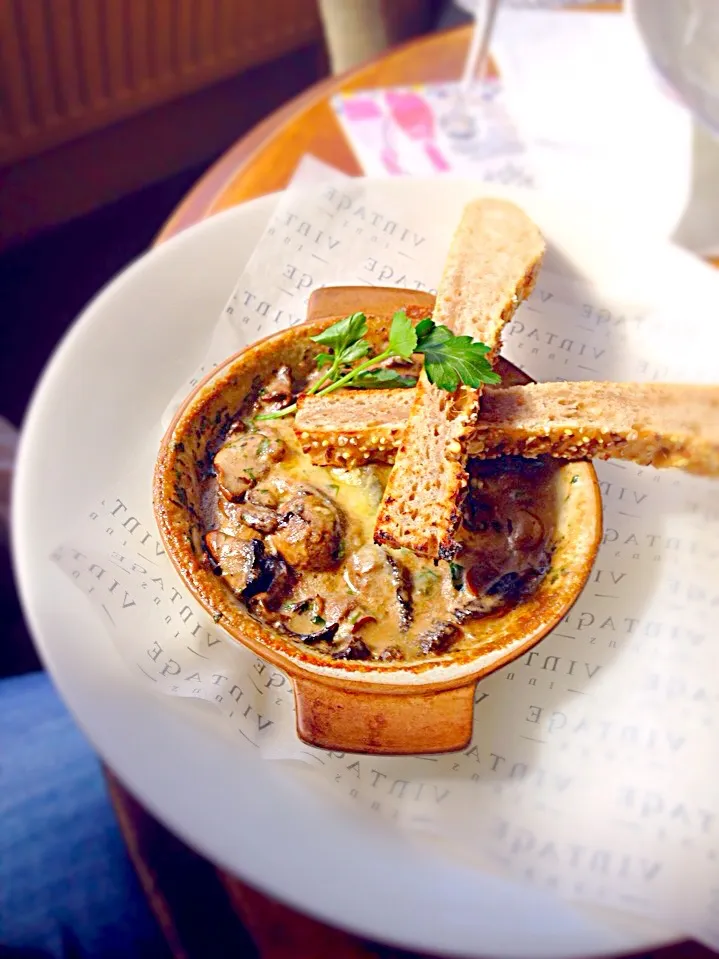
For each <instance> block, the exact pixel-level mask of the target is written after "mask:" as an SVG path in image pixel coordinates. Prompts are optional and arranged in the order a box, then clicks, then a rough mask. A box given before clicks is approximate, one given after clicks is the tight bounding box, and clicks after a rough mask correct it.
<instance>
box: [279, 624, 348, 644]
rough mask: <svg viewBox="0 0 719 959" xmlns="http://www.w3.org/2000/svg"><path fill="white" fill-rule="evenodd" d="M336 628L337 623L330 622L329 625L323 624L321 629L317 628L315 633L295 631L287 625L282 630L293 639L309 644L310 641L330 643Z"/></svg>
mask: <svg viewBox="0 0 719 959" xmlns="http://www.w3.org/2000/svg"><path fill="white" fill-rule="evenodd" d="M338 629H339V625H338V624H337V623H330V624H329V626H324V627H323V628H322V629H319V630H317V632H316V633H295V632H294V631H293V630H291V629H288V628H287V627H285V629H284V631H285V632H286V633H287V634H288V635H289V636H291V637H292V638H293V639H296V640H298V641H299V642H301V643H306V644H307V645H311V644H312V643H331V642H332V640H333V639H334V636H335V633H336V632H337V630H338Z"/></svg>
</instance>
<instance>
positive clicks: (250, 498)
mask: <svg viewBox="0 0 719 959" xmlns="http://www.w3.org/2000/svg"><path fill="white" fill-rule="evenodd" d="M245 502H247V503H252V504H253V506H265V507H266V508H267V509H274V508H275V507H276V506H277V504H278V502H279V496H278V495H277V490H276V489H274V488H273V487H272V486H271V485H269V484H268V485H266V486H253V487H252V489H251V490H250V491H249V493H248V494H247V496H246V497H245Z"/></svg>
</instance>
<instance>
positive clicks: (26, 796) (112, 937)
mask: <svg viewBox="0 0 719 959" xmlns="http://www.w3.org/2000/svg"><path fill="white" fill-rule="evenodd" d="M15 950H27V953H28V955H42V956H47V957H53V959H55V957H58V959H60V957H63V959H78V957H85V956H87V957H92V959H115V957H125V956H132V957H141V959H144V957H156V956H162V957H165V956H167V954H168V952H167V947H166V945H165V943H164V939H163V938H162V934H161V932H160V930H159V927H158V926H157V924H156V922H155V919H154V917H153V915H152V913H151V912H150V909H149V906H148V905H147V902H146V900H145V897H144V894H143V892H142V889H141V887H140V884H139V881H138V879H137V876H136V875H135V872H134V870H133V868H132V864H131V863H130V861H129V859H128V856H127V853H126V851H125V847H124V844H123V840H122V836H121V835H120V832H119V829H118V826H117V823H116V820H115V817H114V814H113V812H112V808H111V806H110V803H109V798H108V796H107V792H106V789H105V784H104V780H103V778H102V774H101V771H100V766H99V763H98V760H97V758H96V757H95V754H94V753H93V751H92V750H91V748H90V747H89V746H88V744H87V742H86V741H85V739H84V738H83V737H82V735H81V734H80V733H79V731H78V730H77V728H76V726H75V724H74V723H73V721H72V719H71V718H70V715H69V714H68V712H67V710H66V709H65V707H64V706H63V704H62V703H61V701H60V699H59V698H58V696H57V694H56V693H55V691H54V689H53V687H52V685H51V683H50V681H49V679H48V678H47V676H46V675H45V674H44V673H31V674H29V675H26V676H19V677H13V678H10V679H2V680H0V956H2V955H13V954H14V953H15ZM18 954H20V953H18Z"/></svg>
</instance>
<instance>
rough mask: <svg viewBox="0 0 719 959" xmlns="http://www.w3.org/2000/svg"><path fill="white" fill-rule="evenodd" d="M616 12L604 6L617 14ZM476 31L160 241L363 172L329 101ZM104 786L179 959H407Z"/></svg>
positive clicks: (177, 217) (253, 154)
mask: <svg viewBox="0 0 719 959" xmlns="http://www.w3.org/2000/svg"><path fill="white" fill-rule="evenodd" d="M618 6H619V5H618V4H602V5H600V7H601V8H602V9H611V10H616V9H617V8H618ZM592 8H593V9H597V5H596V4H594V5H593V7H592ZM470 32H471V31H470V28H469V27H460V28H458V29H455V30H450V31H447V32H444V33H438V34H433V35H430V36H428V37H425V38H422V39H419V40H415V41H412V42H410V43H408V44H405V45H403V46H401V47H398V48H396V49H394V50H392V51H391V52H389V53H388V54H386V55H384V56H382V57H380V58H379V59H377V60H375V61H373V62H371V63H368V64H366V65H364V66H362V67H360V68H359V69H356V70H353V71H352V72H350V73H348V74H345V75H344V76H341V77H332V78H329V79H327V80H324V81H323V82H321V83H318V84H316V85H315V86H313V87H312V88H311V89H309V90H308V91H307V92H305V93H303V94H302V95H300V96H298V97H296V98H295V99H294V100H292V101H290V103H288V104H287V105H286V106H284V107H282V108H281V109H280V110H278V111H277V112H276V113H274V114H272V115H271V116H269V117H268V118H267V119H266V120H264V121H263V122H262V123H260V124H259V125H258V126H257V127H256V128H255V129H254V130H253V131H252V132H251V133H249V134H248V135H247V136H245V137H244V138H243V139H242V140H240V141H239V142H238V143H237V144H236V145H235V146H234V147H232V149H230V150H229V151H228V152H227V153H226V154H225V156H223V157H222V158H221V159H220V160H219V161H218V162H217V163H216V164H215V165H214V166H213V167H212V168H211V169H210V170H209V172H208V173H207V174H206V175H205V176H204V177H203V178H202V179H201V180H200V181H199V182H198V183H197V185H196V186H195V187H194V189H193V190H192V191H191V192H190V193H189V194H188V196H187V197H186V198H185V200H184V201H183V202H182V203H181V204H180V206H179V207H178V208H177V210H176V211H175V212H174V214H173V215H172V217H171V218H170V219H169V220H168V221H167V223H166V225H165V227H164V229H163V230H162V231H161V233H160V234H159V236H158V237H157V242H162V241H163V240H166V239H169V238H170V237H171V236H174V235H175V234H176V233H178V232H180V231H181V230H183V229H185V228H186V227H188V226H192V225H193V224H194V223H197V222H198V221H200V220H202V219H204V218H205V217H208V216H211V215H212V214H213V213H217V212H219V211H220V210H223V209H226V208H228V207H231V206H234V205H236V204H238V203H243V202H245V201H247V200H251V199H253V198H255V197H258V196H262V195H264V194H267V193H271V192H274V191H276V190H281V189H283V188H284V187H285V186H286V185H287V183H288V182H289V180H290V178H291V176H292V174H293V172H294V170H295V168H296V167H297V164H298V163H299V161H300V160H301V158H302V157H303V156H304V155H305V154H307V153H311V154H313V155H314V156H316V157H318V158H319V159H320V160H324V161H325V162H327V163H329V164H331V165H332V166H335V167H338V168H339V169H341V170H343V171H344V172H345V173H349V174H354V175H358V174H360V173H361V170H360V168H359V166H358V163H357V161H356V160H355V158H354V155H353V154H352V152H351V150H350V148H349V146H348V144H347V142H346V140H345V139H344V137H343V135H342V132H341V130H340V128H339V126H338V125H337V123H336V121H335V118H334V114H333V112H332V108H331V106H330V102H329V101H330V97H331V96H333V95H334V94H336V93H338V92H340V91H343V92H349V91H352V90H360V89H367V88H371V87H386V86H393V85H405V84H412V83H418V82H431V81H447V80H455V79H458V78H459V75H460V73H461V70H462V66H463V62H464V57H465V54H466V51H467V47H468V44H469V39H470ZM107 779H108V784H109V788H110V794H111V798H112V801H113V805H114V807H115V810H116V812H117V816H118V820H119V823H120V828H121V830H122V833H123V835H124V837H125V840H126V843H127V847H128V851H129V853H130V856H131V858H132V860H133V863H134V865H135V867H136V869H137V872H138V874H139V876H140V879H141V882H142V884H143V887H144V889H145V892H146V894H147V896H148V899H149V902H150V904H151V906H152V908H153V911H154V912H155V915H156V916H157V918H158V920H159V922H160V924H161V926H162V928H163V930H164V932H165V935H166V938H167V940H168V943H169V945H170V948H171V950H172V952H173V955H174V956H176V957H178V959H194V957H195V956H198V957H200V956H202V957H204V956H213V957H218V956H225V955H227V956H230V955H233V956H252V955H253V954H254V955H257V956H260V957H261V959H290V957H292V959H324V957H332V959H371V957H384V959H390V957H395V959H399V957H400V955H403V956H404V957H405V959H408V957H409V954H408V953H402V954H400V953H399V952H397V951H395V950H391V949H385V948H382V947H379V946H375V945H372V944H368V943H363V942H361V941H360V940H359V939H356V938H354V937H352V936H350V935H346V934H345V933H342V932H339V931H336V930H333V929H331V928H330V927H328V926H325V925H323V924H321V923H318V922H315V921H313V920H311V919H308V918H307V917H305V916H302V915H300V914H299V913H297V912H295V911H294V910H291V909H288V908H286V907H284V906H282V905H280V904H279V903H277V902H275V901H273V900H271V899H269V898H268V897H266V896H264V895H262V894H261V893H259V892H257V891H255V890H253V889H251V888H250V887H248V886H246V885H245V884H244V883H242V882H240V881H239V880H237V879H236V878H234V877H232V876H229V875H227V874H226V873H224V872H222V871H221V870H219V869H216V868H214V867H213V866H212V865H211V864H210V863H208V862H206V861H205V860H204V859H202V858H201V857H199V856H197V854H195V853H193V852H191V851H190V850H189V849H188V848H187V847H186V846H184V844H182V843H181V842H180V841H179V840H178V839H176V838H175V837H174V836H172V835H171V834H170V833H168V832H167V830H165V829H164V827H162V826H161V825H160V824H159V823H158V822H156V821H155V820H154V819H153V818H152V817H151V816H150V815H149V814H148V813H147V812H145V810H144V809H143V808H142V807H141V806H140V805H139V804H138V803H137V802H136V801H135V800H134V799H133V798H132V797H131V796H130V795H129V794H128V793H127V791H126V790H125V789H124V788H123V786H122V785H121V784H120V783H119V782H118V781H117V779H115V777H114V776H113V775H112V773H111V772H110V771H107ZM338 920H339V921H341V917H338ZM479 949H481V946H480V945H479V944H478V950H479ZM478 954H479V952H478ZM653 955H655V956H658V955H662V956H666V957H667V959H668V957H672V959H679V957H681V959H699V957H709V956H710V953H709V952H708V951H707V950H704V949H702V948H701V947H699V946H696V945H694V944H690V943H686V944H683V945H681V946H675V947H670V948H668V949H664V950H659V951H657V952H654V953H653Z"/></svg>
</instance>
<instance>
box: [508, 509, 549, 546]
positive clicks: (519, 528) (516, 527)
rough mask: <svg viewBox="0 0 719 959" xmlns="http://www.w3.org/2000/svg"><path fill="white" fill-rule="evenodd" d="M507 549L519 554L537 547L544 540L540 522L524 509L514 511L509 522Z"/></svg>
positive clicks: (542, 527)
mask: <svg viewBox="0 0 719 959" xmlns="http://www.w3.org/2000/svg"><path fill="white" fill-rule="evenodd" d="M509 524H510V532H509V547H510V549H512V550H517V551H518V552H520V553H523V552H528V551H529V550H531V549H534V548H535V547H537V546H539V544H540V543H541V542H542V540H543V539H544V535H545V534H544V526H543V525H542V521H541V520H540V519H539V518H538V517H536V516H535V515H534V513H530V512H529V510H526V509H518V510H515V511H514V512H513V513H512V514H511V519H510V520H509Z"/></svg>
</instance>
